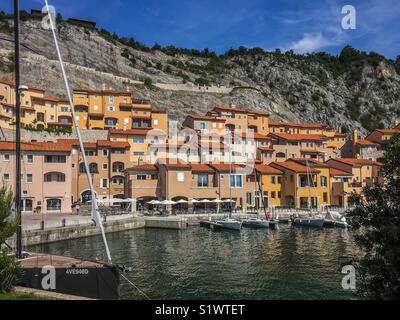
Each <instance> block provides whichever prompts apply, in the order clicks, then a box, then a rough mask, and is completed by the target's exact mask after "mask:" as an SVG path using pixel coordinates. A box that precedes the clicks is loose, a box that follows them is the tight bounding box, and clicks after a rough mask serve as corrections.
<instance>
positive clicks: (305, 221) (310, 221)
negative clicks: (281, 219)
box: [292, 217, 325, 228]
mask: <svg viewBox="0 0 400 320" xmlns="http://www.w3.org/2000/svg"><path fill="white" fill-rule="evenodd" d="M324 221H325V219H324V218H318V217H306V218H295V219H293V222H292V224H293V225H295V226H306V227H316V228H322V227H323V226H324Z"/></svg>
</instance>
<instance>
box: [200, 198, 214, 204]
mask: <svg viewBox="0 0 400 320" xmlns="http://www.w3.org/2000/svg"><path fill="white" fill-rule="evenodd" d="M200 202H201V203H211V202H212V201H211V200H208V199H203V200H200Z"/></svg>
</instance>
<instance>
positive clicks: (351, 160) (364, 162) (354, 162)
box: [328, 158, 382, 166]
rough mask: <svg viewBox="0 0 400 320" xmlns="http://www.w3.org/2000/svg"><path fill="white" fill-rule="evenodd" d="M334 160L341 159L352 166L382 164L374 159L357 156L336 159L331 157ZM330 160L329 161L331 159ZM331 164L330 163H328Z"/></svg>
mask: <svg viewBox="0 0 400 320" xmlns="http://www.w3.org/2000/svg"><path fill="white" fill-rule="evenodd" d="M330 160H332V161H339V162H342V163H345V164H348V165H351V166H372V165H375V166H382V163H380V162H377V161H373V160H367V159H355V158H335V159H330ZM330 160H328V161H330ZM328 165H329V163H328Z"/></svg>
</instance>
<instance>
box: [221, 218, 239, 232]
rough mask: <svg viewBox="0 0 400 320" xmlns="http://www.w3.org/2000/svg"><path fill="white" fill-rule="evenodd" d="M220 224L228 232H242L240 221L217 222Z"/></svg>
mask: <svg viewBox="0 0 400 320" xmlns="http://www.w3.org/2000/svg"><path fill="white" fill-rule="evenodd" d="M217 223H218V224H220V225H221V226H222V228H223V229H228V230H241V229H242V222H240V221H224V220H223V221H217Z"/></svg>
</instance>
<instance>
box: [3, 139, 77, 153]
mask: <svg viewBox="0 0 400 320" xmlns="http://www.w3.org/2000/svg"><path fill="white" fill-rule="evenodd" d="M15 148H16V146H15V142H8V141H7V142H6V141H0V150H1V151H15ZM21 150H22V151H39V152H40V151H43V152H70V151H71V145H69V144H66V143H54V142H22V143H21Z"/></svg>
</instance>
